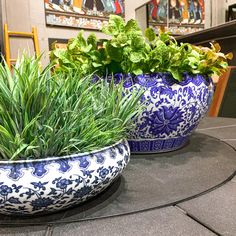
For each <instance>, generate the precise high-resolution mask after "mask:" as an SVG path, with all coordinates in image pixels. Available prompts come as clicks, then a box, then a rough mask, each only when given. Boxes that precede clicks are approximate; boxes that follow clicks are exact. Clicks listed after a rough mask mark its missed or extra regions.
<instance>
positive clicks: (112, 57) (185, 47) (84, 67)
mask: <svg viewBox="0 0 236 236" xmlns="http://www.w3.org/2000/svg"><path fill="white" fill-rule="evenodd" d="M103 32H104V33H105V34H107V35H109V36H110V39H109V40H104V42H103V45H102V47H100V48H97V46H96V45H97V44H98V43H99V41H98V40H97V39H96V36H95V35H94V34H91V35H90V36H89V37H88V39H87V40H86V39H85V38H84V37H83V35H82V32H81V33H79V35H78V36H77V37H76V38H75V39H72V40H71V41H70V42H69V44H68V47H67V49H55V50H53V51H52V53H51V58H52V60H53V61H54V63H55V64H56V65H57V68H56V69H55V70H56V71H61V70H62V71H70V70H73V69H74V68H76V69H77V68H79V69H80V71H81V73H82V74H84V75H86V74H88V73H94V72H95V73H97V74H99V75H105V74H113V73H118V72H119V73H131V74H135V75H138V74H143V73H154V72H170V73H171V74H172V75H173V77H174V78H175V79H176V80H179V81H180V80H182V74H183V72H188V73H190V74H198V73H200V74H204V75H207V76H211V75H213V74H217V75H220V74H221V73H222V72H223V71H224V70H226V68H227V66H228V63H227V59H230V58H232V54H228V55H224V54H223V53H220V52H219V51H220V47H219V45H218V44H215V45H213V44H212V45H211V48H203V47H196V46H193V45H191V44H188V43H181V44H180V45H179V44H178V43H177V42H176V40H175V39H174V38H173V37H171V36H170V35H169V34H167V33H161V34H160V35H159V36H156V35H155V33H154V31H153V30H152V29H150V28H148V29H146V32H145V36H143V34H142V31H141V29H140V28H139V26H138V24H137V22H136V21H135V20H130V21H128V22H127V23H125V21H124V20H123V18H121V17H119V16H115V15H112V16H111V17H110V20H109V23H108V25H107V26H106V27H104V28H103Z"/></svg>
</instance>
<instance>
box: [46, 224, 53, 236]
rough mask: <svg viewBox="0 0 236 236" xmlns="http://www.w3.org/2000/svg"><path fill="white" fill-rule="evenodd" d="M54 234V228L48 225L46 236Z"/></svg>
mask: <svg viewBox="0 0 236 236" xmlns="http://www.w3.org/2000/svg"><path fill="white" fill-rule="evenodd" d="M52 234H53V226H51V225H48V226H47V229H46V233H45V236H52Z"/></svg>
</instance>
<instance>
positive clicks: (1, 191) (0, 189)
mask: <svg viewBox="0 0 236 236" xmlns="http://www.w3.org/2000/svg"><path fill="white" fill-rule="evenodd" d="M9 193H12V188H10V187H8V186H7V185H1V186H0V195H2V196H7V195H8V194H9Z"/></svg>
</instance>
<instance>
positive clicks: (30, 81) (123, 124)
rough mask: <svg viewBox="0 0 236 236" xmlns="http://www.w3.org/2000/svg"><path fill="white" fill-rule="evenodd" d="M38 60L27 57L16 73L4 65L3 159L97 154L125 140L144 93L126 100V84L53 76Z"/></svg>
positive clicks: (0, 68)
mask: <svg viewBox="0 0 236 236" xmlns="http://www.w3.org/2000/svg"><path fill="white" fill-rule="evenodd" d="M39 61H40V58H38V59H33V58H30V57H27V56H23V57H22V58H21V59H19V60H18V62H17V64H16V66H15V68H13V73H11V71H10V70H9V68H8V67H7V66H6V64H5V65H2V64H0V159H3V160H19V159H37V158H46V157H52V156H62V155H69V154H74V153H80V152H86V151H92V150H95V149H99V148H103V147H106V146H109V145H112V144H114V143H116V142H117V141H119V140H121V139H123V138H124V137H125V136H126V133H127V129H128V128H129V127H130V126H131V125H132V122H131V118H133V117H135V116H136V115H137V114H138V113H139V111H140V110H141V109H142V106H141V105H140V103H139V100H140V96H141V92H139V91H137V92H134V93H132V94H128V95H127V96H126V95H125V94H124V91H123V85H122V83H120V84H119V85H116V86H115V85H114V84H113V82H111V83H107V82H106V81H105V80H99V81H98V82H96V83H93V82H91V77H90V76H89V77H86V78H81V77H80V74H78V73H75V71H73V73H72V72H71V73H67V74H64V73H59V74H56V75H55V74H54V75H51V72H50V71H51V67H50V66H48V67H47V68H46V69H44V70H42V69H41V68H40V63H39ZM78 78H80V79H78Z"/></svg>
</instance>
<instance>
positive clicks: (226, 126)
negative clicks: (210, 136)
mask: <svg viewBox="0 0 236 236" xmlns="http://www.w3.org/2000/svg"><path fill="white" fill-rule="evenodd" d="M231 127H236V125H224V126H215V127H209V128H200V129H197V130H196V131H203V130H211V129H223V128H231Z"/></svg>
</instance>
